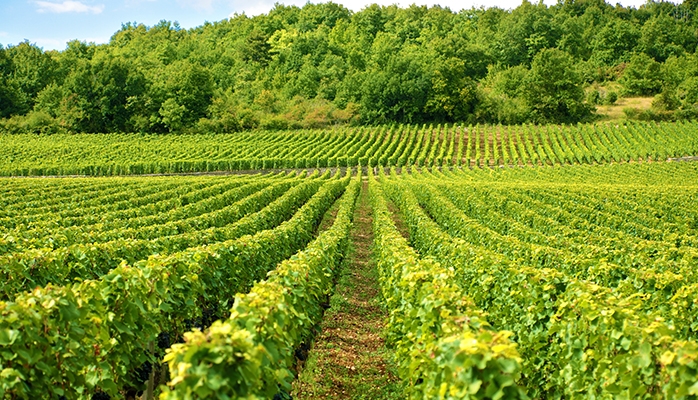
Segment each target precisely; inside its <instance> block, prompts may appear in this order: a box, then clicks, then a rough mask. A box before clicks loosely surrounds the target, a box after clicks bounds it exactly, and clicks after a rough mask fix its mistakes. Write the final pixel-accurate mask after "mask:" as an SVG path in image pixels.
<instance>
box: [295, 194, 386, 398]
mask: <svg viewBox="0 0 698 400" xmlns="http://www.w3.org/2000/svg"><path fill="white" fill-rule="evenodd" d="M372 223H373V218H372V215H371V209H370V207H369V203H368V194H367V185H366V184H364V187H363V188H362V192H361V195H360V197H359V199H358V204H357V207H356V212H355V214H354V227H353V228H352V232H351V241H352V242H351V245H350V246H351V249H350V250H349V254H348V256H347V258H346V259H345V261H344V262H343V264H342V269H341V271H340V276H339V279H338V282H337V286H336V288H335V293H334V295H333V296H332V298H331V299H330V308H329V309H328V310H327V311H326V312H325V316H324V319H323V321H322V323H321V326H320V329H321V332H320V333H319V334H318V336H317V337H316V340H315V343H314V345H313V347H312V349H311V350H310V353H309V357H308V359H307V361H306V362H305V366H304V369H303V371H302V372H301V374H300V376H299V378H298V379H297V380H296V382H294V388H293V393H292V397H293V398H294V399H397V398H398V397H399V396H398V383H397V382H398V379H397V377H396V376H395V374H394V372H393V369H394V367H393V364H392V362H391V360H390V352H389V350H388V349H386V348H385V343H384V341H383V337H382V336H383V330H384V325H385V320H386V318H387V311H386V310H384V309H383V308H382V307H381V304H382V296H381V293H380V288H379V284H378V280H377V271H376V268H375V266H374V264H373V262H372V259H371V245H372V243H373V227H372Z"/></svg>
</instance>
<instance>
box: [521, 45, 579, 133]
mask: <svg viewBox="0 0 698 400" xmlns="http://www.w3.org/2000/svg"><path fill="white" fill-rule="evenodd" d="M582 83H583V81H582V78H581V76H580V75H579V74H578V73H577V71H576V70H575V66H574V61H573V60H572V57H570V55H569V54H567V53H565V52H564V51H562V50H558V49H545V50H542V51H541V52H540V53H538V54H537V55H536V56H535V57H534V58H533V62H532V63H531V70H530V71H529V73H528V75H527V76H526V79H525V81H524V92H523V97H524V98H525V99H526V101H527V103H528V104H529V106H530V107H531V110H532V115H533V116H534V118H535V119H536V120H537V121H538V122H553V123H570V122H577V121H580V120H583V119H584V118H586V117H588V116H589V115H590V114H591V108H590V107H588V106H587V105H586V104H584V90H583V88H582Z"/></svg>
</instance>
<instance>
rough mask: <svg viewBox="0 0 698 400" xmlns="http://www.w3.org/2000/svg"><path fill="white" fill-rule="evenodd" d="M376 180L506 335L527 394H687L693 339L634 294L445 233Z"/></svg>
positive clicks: (696, 352)
mask: <svg viewBox="0 0 698 400" xmlns="http://www.w3.org/2000/svg"><path fill="white" fill-rule="evenodd" d="M384 182H385V183H384V186H385V187H386V188H387V189H388V193H389V194H390V197H391V198H392V199H393V200H394V201H395V202H396V204H398V206H399V208H400V210H401V212H402V214H403V216H404V217H405V221H406V223H407V225H408V226H409V228H410V239H411V241H412V242H413V243H414V244H415V246H416V247H417V249H418V250H419V251H421V252H422V253H423V254H425V255H431V256H433V257H435V258H436V259H437V260H438V261H439V262H442V263H444V265H446V266H449V267H451V268H453V270H454V271H455V276H456V278H457V279H455V282H457V284H458V285H459V286H460V287H462V288H463V290H464V291H465V292H466V293H468V294H469V295H470V296H471V297H472V298H473V300H474V301H475V303H476V304H478V305H479V306H481V307H483V309H485V310H486V311H487V312H488V318H489V319H490V320H491V321H492V322H493V323H494V324H496V326H498V327H501V328H502V329H508V330H511V331H512V332H514V334H515V336H514V337H513V339H514V340H515V341H516V342H517V343H518V344H519V346H520V347H519V348H520V351H521V357H522V360H523V362H522V379H521V380H520V382H519V383H520V384H521V385H523V386H524V387H526V389H527V391H528V394H529V395H530V396H532V397H534V398H539V397H568V398H575V397H590V396H594V397H599V398H603V397H618V396H620V397H624V398H645V397H648V398H649V397H656V396H661V397H663V398H682V397H684V396H687V395H688V394H690V393H691V390H692V389H690V388H691V387H693V386H694V385H696V383H697V382H698V379H697V378H696V372H697V367H698V363H697V362H696V361H697V360H698V346H697V345H696V342H694V341H685V340H680V339H678V338H677V335H676V333H675V330H674V328H673V326H672V325H670V324H667V323H665V322H664V320H663V319H662V318H655V316H653V314H646V313H645V312H643V311H641V309H642V298H641V297H640V296H626V295H624V294H623V293H617V292H614V291H612V290H610V289H609V288H606V287H603V286H600V285H597V284H594V283H592V282H588V281H584V280H580V279H577V278H574V277H571V276H569V275H567V274H566V273H565V272H564V271H562V270H559V269H557V268H556V267H555V266H554V265H551V267H533V266H530V261H531V259H526V258H521V259H520V258H514V259H510V258H507V257H506V256H504V255H502V254H497V253H494V252H493V251H491V250H488V249H487V248H485V247H481V246H478V245H475V244H471V243H468V242H466V241H465V240H462V239H460V238H455V237H452V236H450V235H448V234H446V233H445V232H443V231H442V230H441V228H440V227H439V226H438V225H437V224H436V223H434V222H433V221H432V220H431V219H430V218H429V216H428V215H427V214H426V213H425V212H424V210H422V208H421V206H420V204H419V202H418V200H417V198H416V197H415V195H414V194H413V193H412V191H411V189H410V188H409V185H407V184H405V183H402V182H400V181H399V180H398V179H384ZM431 211H432V212H437V209H435V208H432V209H431ZM440 212H443V213H447V212H449V210H447V209H442V210H441V211H440ZM444 221H445V220H444ZM481 233H483V232H482V231H481ZM473 234H474V235H477V232H473ZM493 239H494V240H498V239H496V238H493ZM502 240H503V239H502Z"/></svg>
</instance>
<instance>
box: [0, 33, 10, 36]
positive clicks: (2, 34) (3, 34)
mask: <svg viewBox="0 0 698 400" xmlns="http://www.w3.org/2000/svg"><path fill="white" fill-rule="evenodd" d="M9 35H10V34H9V33H7V32H0V37H7V36H9Z"/></svg>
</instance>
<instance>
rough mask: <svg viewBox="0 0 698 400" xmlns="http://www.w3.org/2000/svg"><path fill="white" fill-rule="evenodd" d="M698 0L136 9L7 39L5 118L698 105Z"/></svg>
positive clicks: (143, 125) (369, 119) (209, 118)
mask: <svg viewBox="0 0 698 400" xmlns="http://www.w3.org/2000/svg"><path fill="white" fill-rule="evenodd" d="M697 8H698V0H687V1H684V2H683V3H682V4H679V5H677V4H673V3H669V2H652V1H651V2H648V3H646V4H645V5H644V6H642V7H640V8H638V9H635V8H626V7H622V6H613V5H610V4H607V3H605V2H604V1H602V0H560V2H559V3H558V4H557V5H554V6H546V5H544V4H542V3H540V4H532V3H530V2H528V1H524V2H523V3H522V4H521V5H520V6H519V7H517V8H516V9H514V10H503V9H499V8H486V9H485V8H481V9H469V10H463V11H461V12H453V11H451V10H449V9H447V8H440V7H432V8H427V7H420V6H411V7H409V8H398V7H396V6H390V7H381V6H378V5H372V6H368V7H366V8H364V9H363V10H361V11H360V12H356V13H353V12H351V11H349V10H348V9H346V8H345V7H343V6H341V5H339V4H336V3H323V4H307V5H306V6H304V7H302V8H298V7H295V6H293V7H289V6H283V5H279V4H277V5H276V6H275V8H274V9H272V10H271V11H270V12H269V13H268V14H265V15H260V16H255V17H248V16H246V15H237V16H234V17H232V18H230V19H226V20H223V21H220V22H215V23H205V24H203V25H202V26H200V27H197V28H194V29H191V30H185V29H181V28H180V27H179V26H178V24H177V23H170V22H166V21H163V22H161V23H159V24H157V25H155V26H152V27H147V26H144V25H141V24H136V23H128V24H124V25H123V26H122V28H121V29H120V30H119V31H118V32H116V33H115V34H114V35H113V36H112V38H111V40H110V41H109V43H107V44H102V45H95V44H88V43H84V42H79V41H73V42H70V43H68V46H67V49H66V50H64V51H60V52H57V51H46V52H45V51H43V50H42V49H40V48H38V47H36V46H35V45H33V44H31V43H28V42H24V43H20V44H18V45H14V46H7V47H3V46H0V118H1V119H0V131H6V132H37V133H51V132H91V133H99V132H153V133H167V132H233V131H239V130H246V129H255V128H263V129H285V128H300V127H322V126H327V125H333V124H340V123H350V124H382V123H391V122H399V123H424V122H462V123H503V124H513V123H522V122H532V123H548V122H555V123H574V122H578V121H584V120H590V119H593V118H594V104H595V103H599V102H611V103H612V102H613V101H615V99H616V97H617V96H654V100H653V110H654V111H652V113H651V115H649V117H650V118H663V119H681V118H694V117H695V116H696V115H698V56H697V55H696V54H695V51H696V45H697V44H698V11H697V10H696V9H697ZM609 84H613V85H614V86H613V87H616V88H618V89H617V90H604V89H602V90H598V89H594V88H604V87H606V85H609Z"/></svg>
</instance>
